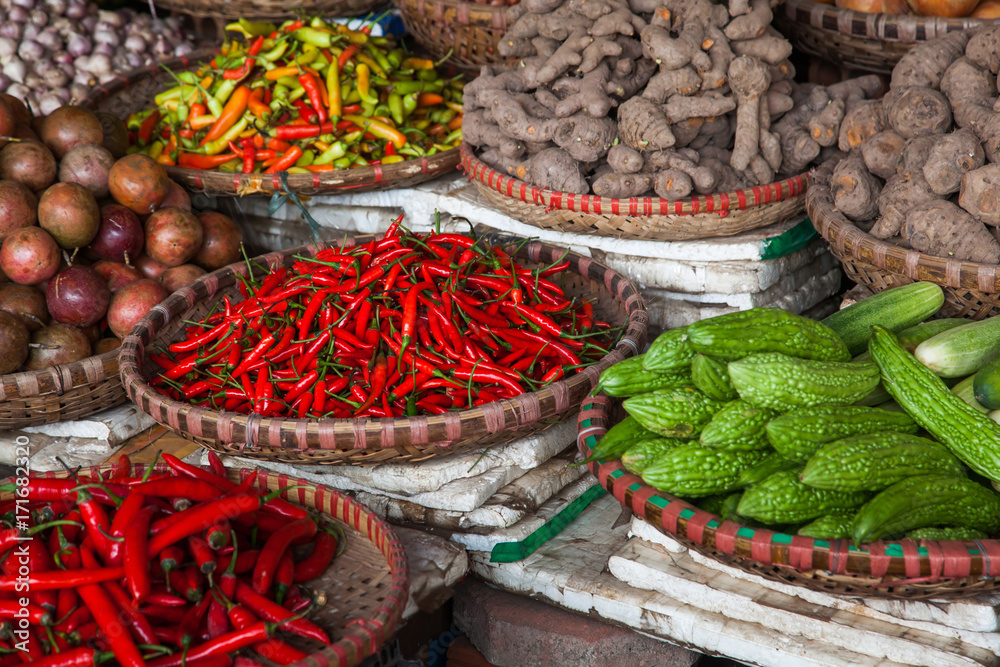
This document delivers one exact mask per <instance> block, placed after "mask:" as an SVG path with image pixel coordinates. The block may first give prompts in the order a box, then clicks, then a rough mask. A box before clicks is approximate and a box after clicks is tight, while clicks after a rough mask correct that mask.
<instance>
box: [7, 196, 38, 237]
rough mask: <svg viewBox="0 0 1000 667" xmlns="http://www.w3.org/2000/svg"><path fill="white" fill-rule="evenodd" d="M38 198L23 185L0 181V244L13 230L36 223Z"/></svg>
mask: <svg viewBox="0 0 1000 667" xmlns="http://www.w3.org/2000/svg"><path fill="white" fill-rule="evenodd" d="M37 209H38V197H36V196H35V193H34V192H32V191H31V189H30V188H28V186H27V185H25V184H24V183H20V182H18V181H0V242H2V241H3V240H4V239H5V238H7V235H8V234H10V233H11V232H12V231H14V230H15V229H21V228H22V227H31V226H32V225H34V224H35V223H36V222H38V215H37V212H36V211H37Z"/></svg>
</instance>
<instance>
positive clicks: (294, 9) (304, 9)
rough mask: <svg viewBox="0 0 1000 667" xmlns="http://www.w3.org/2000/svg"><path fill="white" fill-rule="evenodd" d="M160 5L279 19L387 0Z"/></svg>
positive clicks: (209, 0) (362, 8)
mask: <svg viewBox="0 0 1000 667" xmlns="http://www.w3.org/2000/svg"><path fill="white" fill-rule="evenodd" d="M153 4H155V5H156V6H157V7H162V8H164V9H169V10H172V11H175V12H181V13H184V14H190V15H191V16H197V17H211V18H221V19H232V20H234V21H235V20H236V19H238V18H245V19H249V20H251V21H279V20H284V19H287V18H291V17H294V16H296V15H297V14H299V13H307V14H316V15H319V16H326V17H331V18H332V17H350V16H361V15H362V14H367V13H369V12H371V11H373V10H375V9H378V8H379V7H381V6H382V5H384V4H385V0H308V1H306V0H299V1H297V2H296V1H294V0H292V1H291V2H289V1H288V0H225V1H224V2H219V1H218V0H154V3H153Z"/></svg>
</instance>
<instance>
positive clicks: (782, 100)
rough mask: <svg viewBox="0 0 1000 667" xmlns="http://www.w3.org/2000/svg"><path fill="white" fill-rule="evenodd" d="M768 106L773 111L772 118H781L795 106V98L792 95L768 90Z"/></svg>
mask: <svg viewBox="0 0 1000 667" xmlns="http://www.w3.org/2000/svg"><path fill="white" fill-rule="evenodd" d="M767 108H768V110H769V111H770V112H771V118H772V119H776V118H780V117H781V116H783V115H785V114H786V113H788V112H789V111H791V110H792V109H794V108H795V100H793V99H792V97H791V95H785V94H784V93H779V92H777V91H774V90H768V91H767Z"/></svg>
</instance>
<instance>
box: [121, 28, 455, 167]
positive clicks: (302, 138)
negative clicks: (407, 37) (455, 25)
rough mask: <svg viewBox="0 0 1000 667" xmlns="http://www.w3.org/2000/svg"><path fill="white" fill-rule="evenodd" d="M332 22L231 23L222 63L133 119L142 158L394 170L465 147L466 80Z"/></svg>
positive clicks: (181, 82) (200, 71)
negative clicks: (395, 166) (389, 167)
mask: <svg viewBox="0 0 1000 667" xmlns="http://www.w3.org/2000/svg"><path fill="white" fill-rule="evenodd" d="M368 31H369V29H368V28H363V29H362V30H360V31H354V30H349V29H347V28H346V27H344V26H342V25H340V24H338V23H332V22H331V23H328V22H326V21H325V20H324V19H323V18H320V17H315V18H312V19H299V20H289V21H286V22H285V23H283V24H282V25H281V26H279V27H276V26H274V25H273V24H270V23H251V22H248V21H240V22H238V23H234V24H230V25H229V26H227V34H231V35H238V36H239V39H230V40H227V41H226V42H225V43H224V44H223V46H222V49H221V51H220V53H219V55H217V56H215V58H214V59H213V60H212V61H211V62H209V63H206V64H203V65H201V66H199V67H197V68H196V69H195V70H194V71H188V72H179V73H176V75H175V77H174V78H175V79H176V84H177V85H176V86H175V87H173V88H170V89H168V90H164V91H162V92H161V93H159V94H158V95H157V96H156V98H155V100H154V101H155V104H156V107H155V108H152V109H147V110H145V111H142V112H139V113H135V114H132V115H131V116H130V117H129V119H128V125H129V127H130V130H131V133H130V138H131V141H132V147H131V148H130V151H131V152H141V153H144V154H146V155H149V156H150V157H153V158H155V159H156V160H157V161H158V162H160V163H161V164H165V165H177V166H179V167H188V168H192V169H219V170H221V171H226V172H237V173H244V174H251V173H268V174H273V173H277V172H287V173H290V174H295V173H320V172H327V171H334V170H340V169H349V168H354V167H364V166H369V165H387V164H394V163H397V162H402V161H404V160H408V159H412V158H419V157H423V156H429V155H434V154H436V153H438V152H440V151H445V150H449V149H451V148H455V147H457V146H458V145H459V144H460V143H461V136H462V129H461V128H462V104H461V102H462V87H463V84H462V81H461V79H460V77H455V78H445V77H444V75H442V74H440V73H439V72H438V71H437V70H436V69H435V64H434V63H433V62H431V61H429V60H426V59H421V58H416V57H412V56H410V55H408V54H407V53H406V52H405V51H404V50H403V49H402V48H401V47H397V46H396V45H395V43H393V42H392V41H391V40H390V39H389V38H386V37H371V36H370V35H369V34H368Z"/></svg>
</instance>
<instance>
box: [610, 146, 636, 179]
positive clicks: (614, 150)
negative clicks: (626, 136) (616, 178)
mask: <svg viewBox="0 0 1000 667" xmlns="http://www.w3.org/2000/svg"><path fill="white" fill-rule="evenodd" d="M643 162H644V160H643V158H642V154H641V153H639V151H637V150H634V149H632V148H629V147H628V146H626V145H625V144H615V145H614V146H612V147H611V149H610V150H609V151H608V164H609V165H610V166H611V168H612V169H613V170H614V171H615V172H616V173H619V174H636V173H639V172H640V171H642V166H643Z"/></svg>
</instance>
